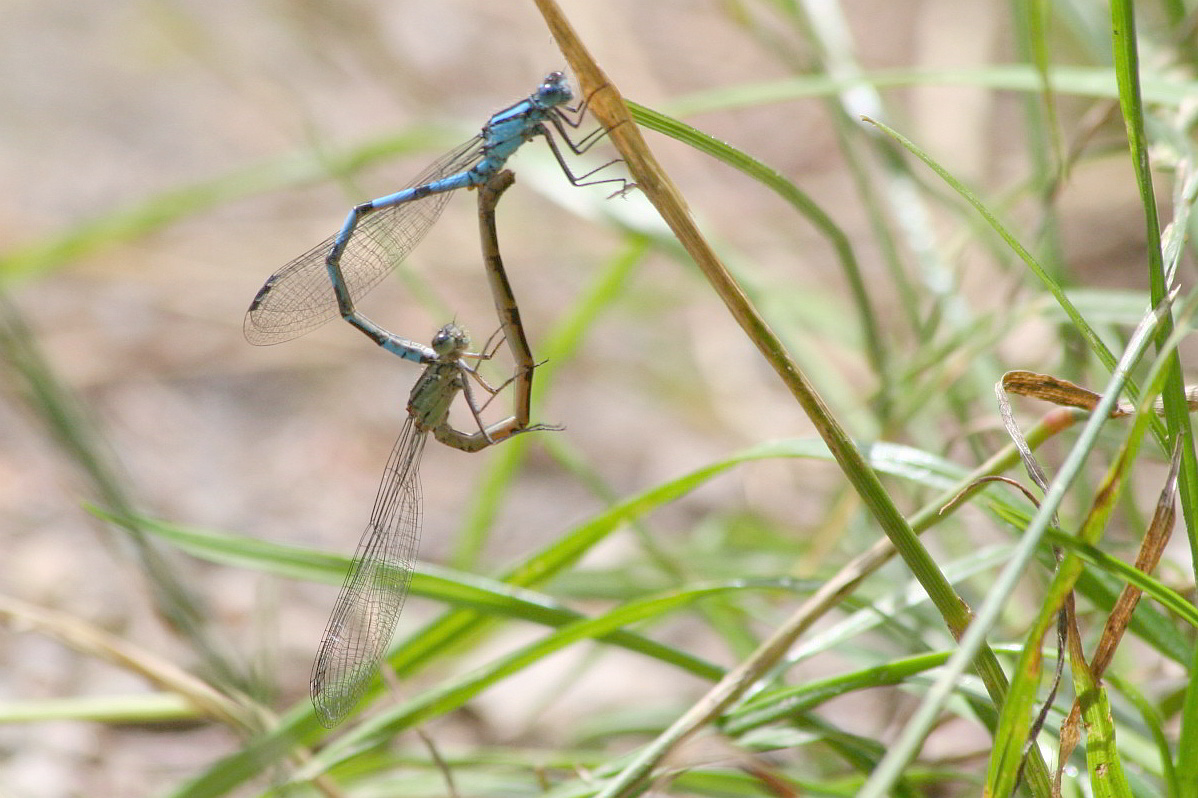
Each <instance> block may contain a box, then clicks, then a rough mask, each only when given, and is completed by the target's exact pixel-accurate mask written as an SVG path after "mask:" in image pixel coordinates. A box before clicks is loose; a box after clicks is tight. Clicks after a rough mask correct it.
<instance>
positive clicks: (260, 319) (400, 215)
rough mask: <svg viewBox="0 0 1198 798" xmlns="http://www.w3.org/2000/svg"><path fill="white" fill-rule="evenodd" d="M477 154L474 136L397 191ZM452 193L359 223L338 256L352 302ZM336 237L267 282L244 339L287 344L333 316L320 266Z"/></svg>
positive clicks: (454, 169) (444, 173)
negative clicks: (286, 342)
mask: <svg viewBox="0 0 1198 798" xmlns="http://www.w3.org/2000/svg"><path fill="white" fill-rule="evenodd" d="M481 155H482V137H481V136H475V137H474V138H472V139H470V140H469V141H467V142H465V143H464V144H462V145H461V146H460V147H458V148H457V149H455V150H452V151H451V152H448V153H446V154H445V155H444V156H442V157H441V158H440V159H438V160H437V161H436V162H435V163H434V164H432V165H431V166H429V167H428V168H427V169H426V170H424V172H423V173H421V174H420V175H418V176H417V177H416V178H415V179H414V180H412V182H410V183H409V184H408V185H406V186H404V188H403V189H399V190H400V191H403V190H405V189H409V188H413V187H415V186H422V185H425V184H427V183H432V182H434V181H437V180H440V179H442V178H444V177H448V176H450V175H453V174H457V173H458V172H463V171H465V170H467V169H469V168H470V167H471V166H473V165H474V163H475V162H476V161H478V159H479V158H480V157H481ZM452 193H453V192H452V191H442V192H438V193H436V194H428V195H426V196H424V197H421V198H420V199H415V200H411V201H409V202H404V203H401V204H399V205H392V206H391V207H388V208H383V209H382V210H378V211H375V212H373V213H370V214H367V215H366V216H364V217H362V218H361V219H360V220H359V222H358V226H357V227H356V228H355V229H354V230H353V232H352V233H351V234H350V238H349V243H348V244H347V245H346V247H345V251H344V253H343V254H342V256H341V272H342V275H343V276H344V277H345V282H346V284H347V285H348V286H349V293H350V296H351V297H352V298H353V299H354V301H355V302H356V301H357V300H358V299H360V298H361V297H363V296H365V294H366V292H368V291H369V290H370V289H372V288H374V287H375V286H376V285H378V283H379V281H381V280H382V279H383V278H384V277H386V276H387V274H388V273H389V272H390V271H391V270H392V269H394V268H395V267H396V266H397V265H398V264H399V262H400V261H401V260H403V259H404V258H405V257H406V256H407V254H408V253H409V252H411V251H412V249H413V248H414V247H415V246H416V245H417V244H419V243H420V240H421V239H422V238H424V236H425V234H426V233H427V232H428V230H429V228H430V227H432V225H433V222H435V221H437V217H439V216H440V215H441V211H442V210H443V209H444V208H445V203H446V201H447V200H448V199H449V195H450V194H452ZM336 237H337V236H336V234H334V235H332V236H329V237H328V238H327V239H325V240H324V241H322V242H321V243H319V244H317V245H316V246H315V247H313V248H312V249H310V250H308V251H307V252H305V253H304V254H303V255H300V256H299V257H298V258H296V259H295V260H293V261H291V262H290V263H288V264H287V265H286V266H284V267H283V268H281V269H279V270H278V271H277V272H275V273H274V274H272V275H271V276H270V277H269V278H268V279H267V281H266V283H265V284H263V286H262V288H261V289H260V290H259V291H258V295H257V296H255V297H254V301H253V302H251V303H250V309H249V311H248V312H247V313H246V314H245V325H244V330H245V337H246V338H247V339H248V340H249V342H250V343H252V344H258V345H265V344H277V343H280V342H282V341H289V340H291V339H292V338H297V337H299V336H301V335H303V334H304V333H306V332H308V331H309V330H312V329H315V328H316V327H319V326H320V325H322V324H324V323H325V322H327V321H329V320H330V319H334V318H336V317H337V315H338V312H337V299H336V297H335V296H334V295H333V285H332V282H331V281H330V280H329V273H328V270H327V268H326V266H325V259H326V258H327V257H328V255H329V251H330V250H331V249H332V248H333V241H334V240H335V239H336Z"/></svg>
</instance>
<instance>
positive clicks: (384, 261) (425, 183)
mask: <svg viewBox="0 0 1198 798" xmlns="http://www.w3.org/2000/svg"><path fill="white" fill-rule="evenodd" d="M573 99H574V95H573V93H572V92H571V91H570V87H569V86H568V85H567V84H566V79H565V76H564V75H563V74H562V73H560V72H553V73H551V74H549V75H548V76H547V77H546V78H545V80H544V81H543V82H542V83H541V85H540V86H539V87H537V89H536V91H534V92H533V93H532V94H530V95H529V96H528V97H527V98H525V99H523V100H521V101H519V102H517V103H515V104H513V105H511V106H509V107H508V108H506V109H504V110H502V111H500V112H498V113H496V114H494V115H492V116H491V118H490V119H488V120H487V123H486V124H485V125H483V128H482V131H481V132H480V133H479V134H478V135H477V136H474V137H473V138H471V139H470V140H469V141H467V142H465V143H464V144H462V145H461V146H459V147H457V148H455V149H453V150H451V151H450V152H449V153H447V154H446V155H444V156H443V157H442V158H440V159H439V160H437V161H436V162H435V163H433V165H432V166H430V167H428V169H426V170H425V171H424V172H423V173H421V174H420V175H419V176H418V177H417V178H416V179H415V180H413V181H412V182H411V183H409V184H408V186H407V187H405V188H403V189H401V190H399V191H397V192H394V193H392V194H388V195H386V196H384V197H379V198H378V199H375V200H371V201H369V202H364V203H362V204H360V205H357V206H355V207H354V208H353V209H352V210H350V212H349V215H348V216H347V217H346V219H345V223H344V224H343V225H342V226H341V229H340V230H339V231H338V232H337V233H336V234H335V235H333V236H331V237H329V238H328V239H326V240H325V241H323V242H321V243H320V244H318V245H317V246H315V247H313V248H312V249H310V250H309V251H308V252H306V253H304V254H303V255H300V256H299V257H298V258H296V259H295V260H293V261H291V262H290V263H288V264H287V265H286V266H284V267H283V268H281V269H279V270H278V271H277V272H275V273H274V274H272V275H271V276H270V278H268V279H267V281H266V283H265V284H264V285H263V286H262V288H261V289H260V290H259V291H258V294H257V295H256V296H255V297H254V301H253V302H252V303H251V304H250V308H249V311H248V312H247V313H246V318H245V334H246V338H247V339H249V341H250V342H251V343H254V344H260V345H264V344H275V343H280V342H282V341H287V340H290V339H292V338H296V337H298V336H300V335H303V334H304V333H306V332H308V331H310V330H312V329H314V328H316V327H318V326H320V325H322V324H324V323H325V322H327V321H329V320H331V319H333V318H335V317H337V316H340V317H341V318H343V319H345V320H346V321H348V322H349V323H350V324H352V325H353V326H354V327H356V328H357V329H359V330H361V331H362V332H363V333H365V334H366V335H367V336H368V337H369V338H370V339H371V340H373V341H374V342H375V343H377V344H378V345H379V346H381V347H383V348H384V349H386V350H388V351H389V352H392V353H393V354H396V355H398V356H399V357H401V358H404V359H406V360H411V361H414V362H417V363H421V364H422V365H424V366H425V367H426V368H425V371H424V373H423V374H422V375H421V376H420V378H419V379H418V380H417V382H416V385H415V386H414V387H413V389H412V392H411V394H410V396H409V399H408V406H407V411H408V417H407V420H406V421H405V422H404V427H403V430H402V432H401V433H400V436H399V440H398V441H397V442H396V444H395V447H394V448H393V449H392V452H391V457H390V459H389V460H388V462H387V467H386V469H385V471H384V473H383V478H382V482H381V484H380V486H379V491H378V495H377V497H376V498H375V503H374V508H373V510H372V511H371V515H370V521H369V523H368V524H367V527H366V530H365V532H364V533H363V534H362V538H361V540H360V542H359V544H358V549H357V552H356V554H355V555H354V559H353V563H352V565H351V566H350V569H349V573H348V575H347V576H346V579H345V582H344V584H343V586H342V588H341V593H340V595H339V597H338V599H337V603H336V605H335V606H334V609H333V614H332V617H331V618H330V619H329V622H328V625H327V626H326V628H325V633H324V638H323V640H322V642H321V644H320V648H319V651H318V654H317V657H316V662H315V664H314V665H313V670H312V685H311V686H312V701H313V704H314V706H315V708H316V714H317V716H318V717H319V719H320V721H321V722H322V723H324V724H325V725H326V726H334V725H336V724H337V723H339V722H340V721H341V720H342V719H343V718H344V717H345V716H346V715H347V714H348V713H349V712H350V711H351V710H352V709H353V707H354V706H355V705H356V704H357V702H358V700H359V699H360V698H361V696H362V694H363V692H364V691H365V690H366V688H367V686H368V685H369V683H370V680H371V678H372V677H373V675H374V673H375V670H376V668H377V666H378V663H379V661H380V660H381V658H382V656H383V654H384V653H385V652H386V649H387V646H388V644H389V643H390V640H391V636H392V633H393V632H394V630H395V626H396V624H397V623H398V620H399V615H400V612H401V611H402V609H403V604H404V600H405V598H406V597H407V592H408V586H409V584H410V582H411V577H412V572H413V570H414V568H415V557H416V547H417V544H418V542H419V537H420V519H421V499H420V480H419V465H420V457H421V454H422V452H423V451H424V444H425V441H426V440H427V438H428V433H430V432H431V433H432V434H433V436H434V437H436V438H437V439H438V440H439V441H441V442H442V443H444V444H446V445H448V446H452V447H453V448H456V449H461V450H463V451H469V452H473V451H478V450H480V449H483V448H485V447H487V446H490V445H492V444H495V443H498V442H499V441H502V440H505V439H506V438H509V437H511V436H512V435H515V434H517V433H520V432H527V431H531V430H537V429H549V428H550V427H546V426H544V425H530V423H529V422H530V418H529V412H530V410H529V402H530V397H531V382H532V373H533V369H534V368H535V363H534V361H533V358H532V355H531V352H530V351H529V348H528V344H527V341H526V339H525V336H524V331H523V328H522V327H521V325H520V317H519V311H518V309H517V306H516V302H515V298H514V296H513V295H512V293H511V289H510V284H509V283H508V280H507V277H506V275H505V273H504V271H503V262H502V259H501V258H500V255H499V245H498V240H497V236H496V233H495V222H494V211H495V204H496V203H497V202H498V199H499V196H500V195H501V194H502V193H503V191H504V190H505V189H506V188H507V186H508V185H510V183H511V181H512V177H511V173H510V172H506V171H505V170H504V167H505V165H506V164H507V161H508V159H509V158H510V157H511V156H512V155H513V154H514V153H515V152H516V150H518V149H519V148H520V146H521V145H523V144H524V143H525V142H528V141H531V140H532V139H534V138H536V137H538V136H539V137H541V138H544V139H545V141H546V142H547V143H548V145H549V148H550V150H551V151H552V152H553V155H554V157H555V158H556V160H557V162H558V164H559V165H560V166H561V169H562V171H563V172H564V173H565V175H566V177H567V178H568V179H569V180H570V182H571V183H572V184H574V185H576V186H578V185H591V184H595V183H612V182H619V183H621V184H622V187H623V189H624V190H626V189H627V188H628V186H629V184H628V182H627V181H625V180H624V179H622V178H612V179H607V180H595V181H589V182H586V178H588V177H589V176H590V175H591V174H593V173H594V172H590V173H587V174H584V175H581V176H577V177H576V176H575V175H574V174H573V173H572V172H571V171H570V168H569V165H568V164H567V162H566V159H565V156H564V154H563V153H562V150H561V149H560V147H559V146H558V139H560V141H561V142H562V143H564V144H565V145H566V146H567V147H568V148H569V150H570V151H571V152H573V153H574V154H581V153H583V152H584V151H586V150H587V149H588V148H589V146H590V145H591V144H592V143H594V141H595V140H597V139H598V138H599V137H600V136H601V135H602V134H603V133H604V132H605V131H603V129H601V128H600V129H598V130H597V131H595V133H592V134H591V135H588V136H586V137H584V138H583V139H581V140H580V141H578V142H574V141H572V140H571V139H570V136H569V135H568V130H569V129H577V128H578V127H579V126H580V125H581V124H582V120H583V115H584V113H585V104H581V105H579V106H577V107H571V106H570V105H569V103H570V102H571V101H572V100H573ZM600 168H603V167H600ZM595 171H597V170H595ZM459 188H475V189H478V190H479V213H480V227H481V231H482V249H483V255H484V262H485V264H486V268H487V272H488V281H489V283H490V285H491V289H492V294H493V298H494V300H495V306H496V310H497V312H498V314H499V317H500V320H501V330H502V335H503V338H504V339H505V340H506V341H507V343H508V346H509V348H510V349H511V350H512V353H513V356H514V359H515V361H516V374H515V376H514V377H512V378H511V379H510V380H509V381H508V382H512V383H515V389H514V390H515V395H516V409H515V413H514V414H513V415H512V416H511V417H509V418H507V419H505V420H503V421H500V422H497V423H495V424H492V425H490V426H487V425H486V424H484V422H483V421H482V418H481V415H480V411H481V409H482V407H481V406H480V405H479V404H478V403H477V402H476V401H475V399H474V391H473V388H472V384H473V385H477V386H479V387H481V388H482V389H483V390H484V391H485V392H486V393H488V394H489V395H491V396H493V395H495V393H497V392H498V391H499V390H500V389H502V388H503V387H505V386H506V385H507V383H504V385H500V386H498V387H492V386H490V385H488V384H487V383H486V382H485V381H484V380H483V379H482V378H481V376H480V375H479V374H478V371H477V366H478V364H479V363H480V362H481V361H482V360H485V359H487V358H489V357H491V356H492V355H493V354H494V351H495V350H494V349H493V348H491V347H490V345H489V344H488V345H487V346H484V347H483V351H482V352H479V353H470V352H468V351H467V350H468V349H469V346H470V339H469V336H468V335H467V334H466V332H465V331H464V330H462V329H461V328H459V327H457V326H456V325H453V324H448V325H446V326H444V327H442V328H441V330H440V331H439V332H438V333H437V335H436V336H435V337H434V339H433V341H432V345H431V346H425V345H423V344H420V343H417V342H415V341H413V340H410V339H407V338H403V337H400V336H398V335H395V334H393V333H390V332H388V331H387V330H385V329H383V328H382V327H380V326H379V325H377V324H375V323H374V322H373V321H371V320H370V319H368V318H366V317H365V316H363V315H362V314H361V313H359V312H358V311H357V308H356V302H357V301H358V300H359V299H361V297H362V296H363V295H365V294H366V292H368V291H369V290H370V289H371V288H373V287H374V286H376V285H377V284H378V283H379V282H380V281H381V280H382V279H383V278H384V277H386V276H387V274H389V273H390V272H391V270H392V269H394V268H395V267H396V266H397V265H398V264H399V262H400V261H401V260H403V258H404V257H405V256H406V255H407V254H408V253H409V252H410V251H411V250H412V249H413V248H414V247H415V246H416V245H417V244H418V243H419V242H420V240H421V239H422V238H423V237H424V235H425V234H426V233H427V232H428V230H429V228H430V227H432V225H433V223H434V222H435V221H436V220H437V218H438V217H439V216H440V214H441V211H442V210H443V209H444V207H445V203H446V201H447V200H448V198H449V195H450V194H451V193H452V192H453V191H454V190H456V189H459ZM471 361H473V362H471ZM459 393H460V394H463V395H464V397H465V399H466V404H467V406H468V407H469V408H470V411H471V414H472V415H473V417H474V420H475V422H476V424H477V427H478V429H477V430H476V431H474V432H469V433H467V432H462V431H461V430H458V429H456V428H454V427H453V426H452V425H451V424H450V422H449V408H450V405H451V404H452V403H453V402H454V400H455V399H456V397H457V396H458V394H459ZM484 406H485V405H484Z"/></svg>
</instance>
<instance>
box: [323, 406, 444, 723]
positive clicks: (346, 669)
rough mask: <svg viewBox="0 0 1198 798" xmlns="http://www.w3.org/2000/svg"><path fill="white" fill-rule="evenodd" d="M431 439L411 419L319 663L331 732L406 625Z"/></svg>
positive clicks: (395, 452)
mask: <svg viewBox="0 0 1198 798" xmlns="http://www.w3.org/2000/svg"><path fill="white" fill-rule="evenodd" d="M427 438H428V434H427V433H426V432H424V431H422V430H420V429H418V428H417V427H416V425H415V424H414V423H413V421H412V418H411V417H410V416H409V418H408V419H407V421H406V422H405V423H404V428H403V431H402V432H401V433H400V435H399V440H398V441H396V442H395V447H394V448H393V449H392V450H391V457H390V459H388V461H387V468H386V470H385V471H384V472H383V479H382V482H381V484H380V485H379V492H378V496H377V497H376V498H375V500H374V509H373V510H372V511H371V513H370V524H369V525H368V526H367V527H366V531H365V532H364V533H363V534H362V540H361V542H360V543H359V544H358V551H357V553H356V554H355V555H354V561H353V564H352V565H351V566H350V569H349V574H348V575H347V576H346V578H345V584H344V585H342V587H341V595H339V596H338V597H337V604H336V606H334V607H333V614H332V617H330V618H329V623H328V626H327V627H325V632H324V639H323V640H322V641H321V643H320V650H319V652H318V653H317V655H316V662H315V663H314V664H313V666H312V703H313V705H314V706H315V707H316V715H317V717H319V718H320V722H321V723H323V724H324V725H325V726H327V727H329V728H332V727H333V726H336V725H337V724H338V723H340V722H341V720H342V718H344V717H345V716H346V715H347V714H349V712H350V710H352V709H353V708H354V706H355V705H356V704H357V703H358V699H360V698H361V697H362V693H363V692H364V691H365V690H366V686H367V685H368V684H369V683H370V679H371V677H372V676H373V675H374V672H375V669H376V668H377V667H378V664H379V660H380V659H382V656H383V654H384V653H385V652H386V650H387V645H388V644H389V643H390V642H391V636H392V633H393V632H394V631H395V625H396V624H397V623H398V622H399V614H400V612H401V611H402V610H403V605H404V599H405V598H407V595H408V585H409V584H410V583H411V581H412V571H413V569H414V568H415V566H416V562H415V560H416V546H417V544H418V543H419V541H420V518H421V502H420V474H419V470H420V456H421V453H422V452H423V451H424V443H425V441H426V440H427Z"/></svg>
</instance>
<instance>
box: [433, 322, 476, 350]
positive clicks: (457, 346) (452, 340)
mask: <svg viewBox="0 0 1198 798" xmlns="http://www.w3.org/2000/svg"><path fill="white" fill-rule="evenodd" d="M432 343H433V351H434V352H436V353H437V357H441V358H443V357H445V356H447V355H452V356H457V355H460V354H461V353H463V352H465V351H466V350H467V349H469V348H470V333H468V332H466V330H465V329H464V328H462V327H459V326H458V325H456V324H454V323H452V322H450V323H449V324H446V325H445V326H444V327H442V328H441V329H439V330H437V334H436V335H434V336H433V342H432Z"/></svg>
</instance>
